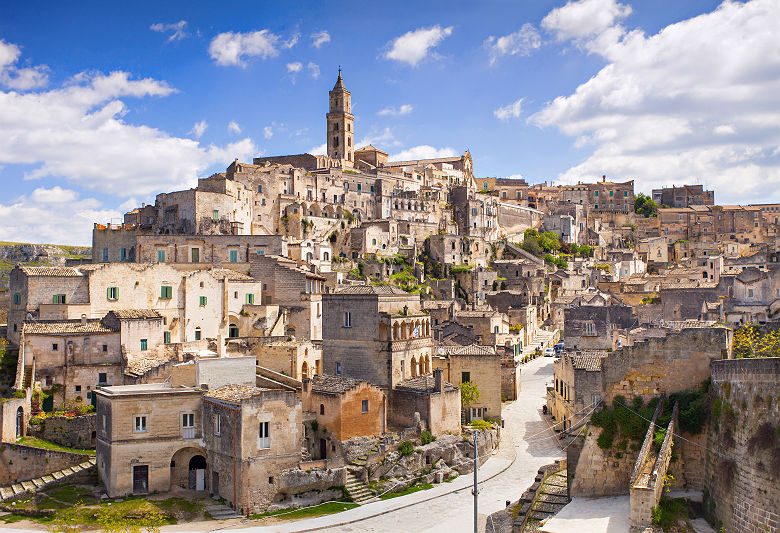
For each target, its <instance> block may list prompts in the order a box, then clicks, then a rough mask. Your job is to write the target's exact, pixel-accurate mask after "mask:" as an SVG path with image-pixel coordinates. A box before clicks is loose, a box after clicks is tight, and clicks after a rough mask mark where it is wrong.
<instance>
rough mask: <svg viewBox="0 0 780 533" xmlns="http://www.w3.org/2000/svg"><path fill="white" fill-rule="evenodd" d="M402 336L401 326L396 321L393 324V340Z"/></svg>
mask: <svg viewBox="0 0 780 533" xmlns="http://www.w3.org/2000/svg"><path fill="white" fill-rule="evenodd" d="M400 338H401V326H400V325H399V324H398V322H396V323H395V324H393V340H394V341H397V340H398V339H400Z"/></svg>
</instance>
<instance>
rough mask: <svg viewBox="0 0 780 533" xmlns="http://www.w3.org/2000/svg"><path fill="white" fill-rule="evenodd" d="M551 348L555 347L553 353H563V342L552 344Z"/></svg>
mask: <svg viewBox="0 0 780 533" xmlns="http://www.w3.org/2000/svg"><path fill="white" fill-rule="evenodd" d="M553 348H554V349H555V353H556V354H558V355H560V354H562V353H563V343H562V342H559V343H558V344H556V345H555V346H553Z"/></svg>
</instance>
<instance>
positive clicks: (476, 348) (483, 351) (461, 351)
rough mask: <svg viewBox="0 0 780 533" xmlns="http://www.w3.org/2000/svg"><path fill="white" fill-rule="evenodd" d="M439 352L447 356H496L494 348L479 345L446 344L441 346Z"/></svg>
mask: <svg viewBox="0 0 780 533" xmlns="http://www.w3.org/2000/svg"><path fill="white" fill-rule="evenodd" d="M441 351H443V352H444V353H446V354H447V355H494V356H495V355H498V353H497V352H496V348H495V346H481V345H479V344H468V345H466V346H458V345H453V344H446V345H443V346H441ZM441 351H440V352H439V353H441Z"/></svg>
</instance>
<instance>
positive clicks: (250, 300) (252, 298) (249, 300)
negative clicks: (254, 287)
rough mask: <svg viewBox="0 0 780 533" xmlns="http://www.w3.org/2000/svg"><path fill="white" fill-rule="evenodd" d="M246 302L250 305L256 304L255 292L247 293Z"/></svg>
mask: <svg viewBox="0 0 780 533" xmlns="http://www.w3.org/2000/svg"><path fill="white" fill-rule="evenodd" d="M246 303H247V304H248V305H254V303H255V295H254V294H247V295H246Z"/></svg>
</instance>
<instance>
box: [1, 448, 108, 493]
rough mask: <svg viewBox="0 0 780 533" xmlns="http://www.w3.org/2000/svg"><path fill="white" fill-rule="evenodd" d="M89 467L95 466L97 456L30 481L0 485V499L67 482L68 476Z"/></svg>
mask: <svg viewBox="0 0 780 533" xmlns="http://www.w3.org/2000/svg"><path fill="white" fill-rule="evenodd" d="M89 468H95V458H94V457H90V458H89V460H88V461H84V462H83V463H81V464H78V465H76V466H69V467H68V468H63V469H62V470H58V471H57V472H52V473H51V474H46V475H45V476H41V477H38V478H35V479H31V480H30V481H22V482H21V483H14V484H13V485H10V486H7V487H0V501H6V500H12V499H15V498H19V497H21V496H24V495H26V494H32V493H35V492H38V491H39V490H42V489H44V488H46V487H48V486H50V485H52V484H54V483H55V482H56V483H63V482H67V481H68V478H70V477H71V476H75V475H76V474H79V473H80V472H83V471H84V470H87V469H89Z"/></svg>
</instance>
